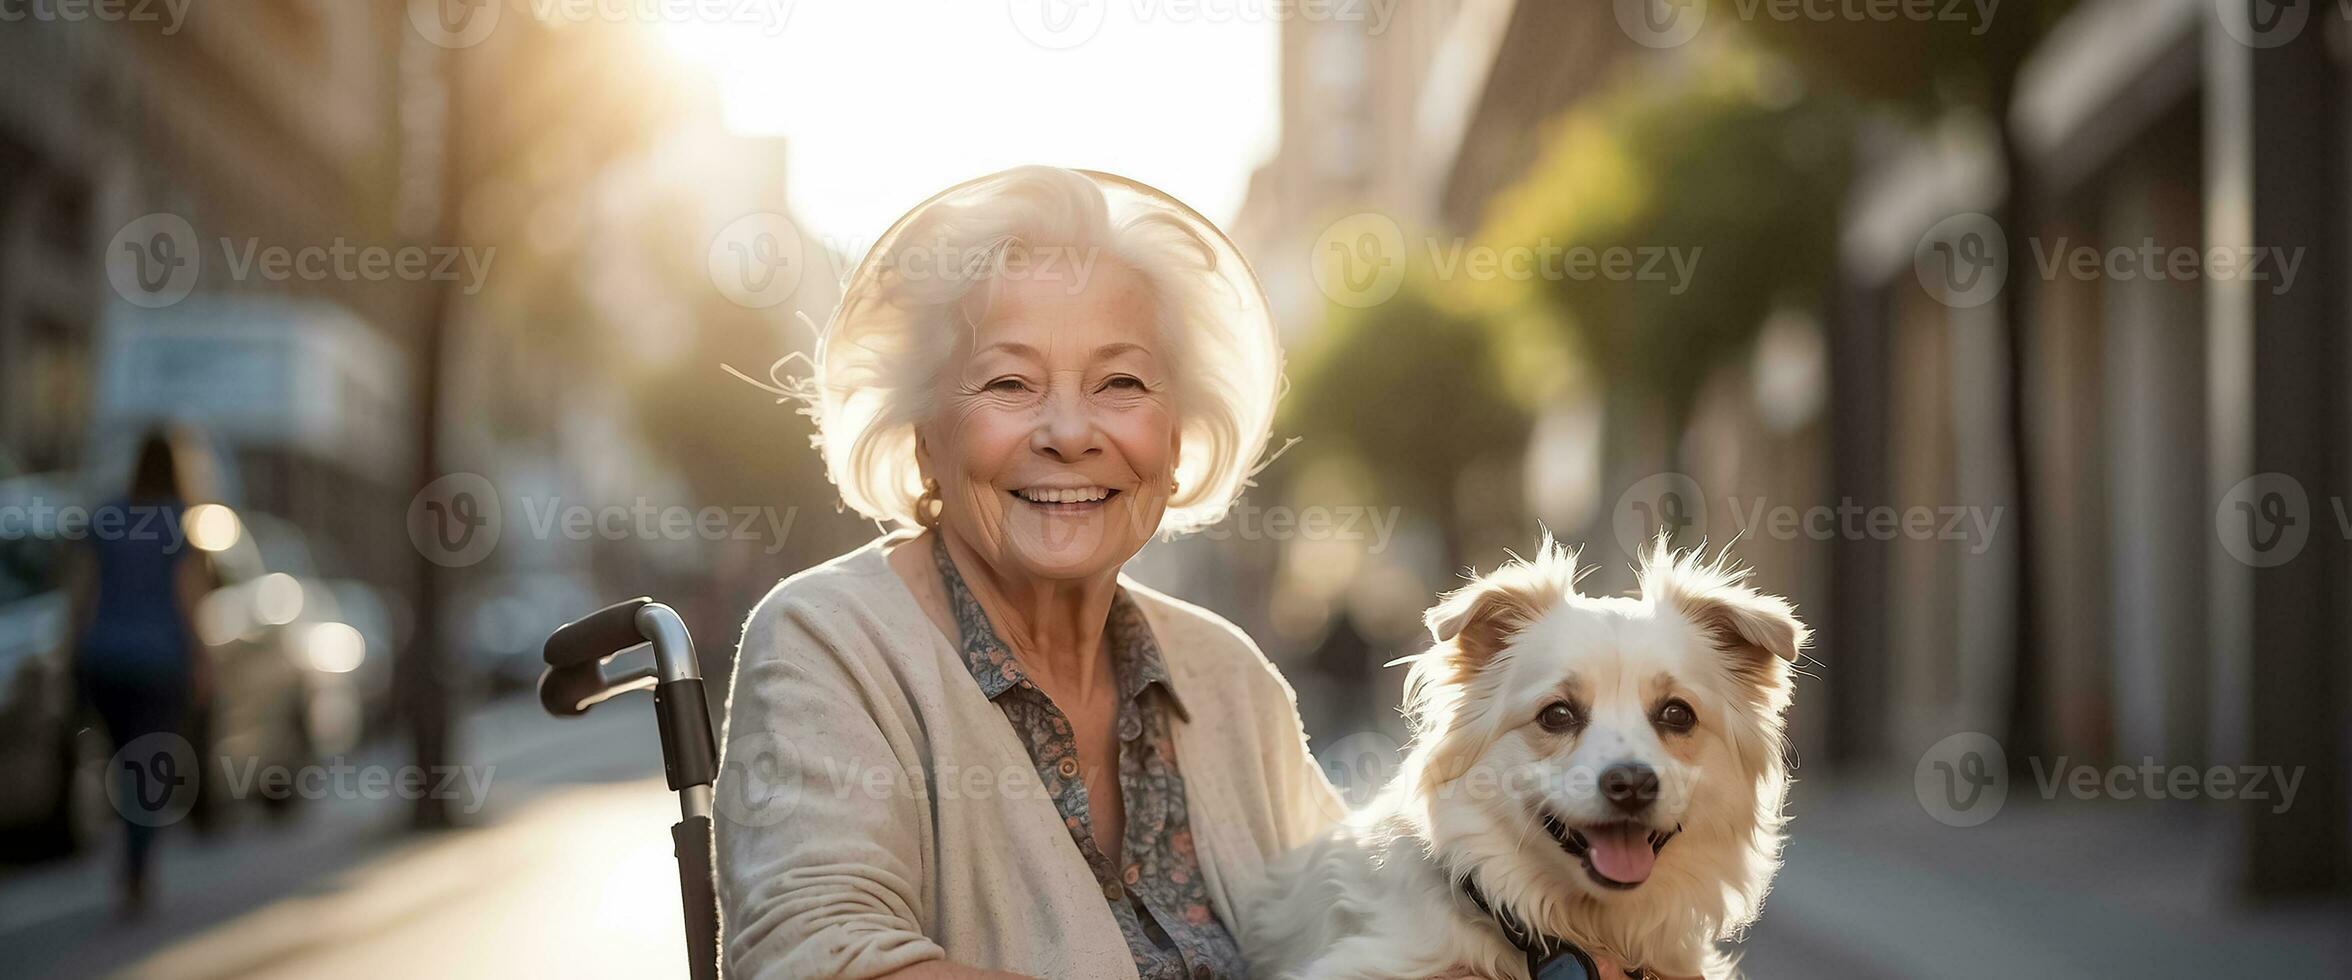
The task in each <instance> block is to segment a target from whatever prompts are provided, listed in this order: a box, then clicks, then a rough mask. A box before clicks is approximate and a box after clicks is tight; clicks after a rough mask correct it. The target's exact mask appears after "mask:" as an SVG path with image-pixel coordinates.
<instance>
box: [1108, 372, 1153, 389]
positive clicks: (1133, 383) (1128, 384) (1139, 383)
mask: <svg viewBox="0 0 2352 980" xmlns="http://www.w3.org/2000/svg"><path fill="white" fill-rule="evenodd" d="M1103 387H1105V388H1125V389H1127V390H1129V391H1142V390H1144V386H1143V379H1142V378H1138V377H1136V376H1134V375H1132V374H1122V375H1119V376H1118V377H1115V378H1112V379H1111V380H1109V381H1105V382H1103Z"/></svg>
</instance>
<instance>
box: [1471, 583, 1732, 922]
mask: <svg viewBox="0 0 2352 980" xmlns="http://www.w3.org/2000/svg"><path fill="white" fill-rule="evenodd" d="M1655 612H1656V610H1655V609H1653V608H1651V607H1649V606H1648V605H1647V604H1644V603H1640V602H1637V601H1634V600H1627V599H1584V598H1581V597H1579V598H1573V599H1569V600H1567V601H1565V602H1563V603H1562V604H1561V605H1559V606H1557V607H1555V608H1553V609H1551V610H1550V611H1548V612H1546V613H1545V614H1543V615H1542V616H1540V617H1538V618H1537V619H1536V620H1535V621H1533V622H1532V623H1529V624H1528V625H1527V626H1526V627H1524V628H1523V629H1522V630H1521V632H1520V633H1519V634H1518V636H1517V637H1516V638H1515V639H1514V641H1513V642H1512V644H1511V650H1512V652H1513V656H1512V657H1510V658H1509V660H1508V662H1507V663H1504V664H1500V665H1498V666H1497V668H1496V669H1497V670H1498V671H1500V672H1501V674H1502V675H1503V680H1502V684H1501V689H1502V690H1503V691H1505V692H1508V693H1505V694H1503V695H1501V697H1503V698H1504V699H1505V703H1503V704H1502V705H1499V706H1498V710H1499V711H1500V712H1501V714H1502V717H1504V718H1506V719H1510V720H1514V721H1516V722H1517V723H1516V724H1512V725H1511V727H1510V728H1509V729H1508V731H1507V732H1506V733H1505V734H1504V735H1502V736H1501V737H1500V738H1499V739H1498V740H1497V742H1496V745H1495V747H1494V748H1493V749H1492V750H1490V753H1489V756H1488V759H1487V760H1486V761H1488V762H1489V763H1490V764H1494V765H1499V766H1503V767H1505V768H1519V769H1522V770H1523V771H1524V774H1523V775H1522V776H1521V778H1519V779H1516V780H1513V781H1512V783H1511V784H1510V785H1512V786H1513V788H1514V789H1515V790H1516V792H1514V793H1513V794H1511V797H1510V798H1508V799H1505V800H1502V801H1500V802H1501V803H1502V805H1503V806H1505V807H1507V808H1509V810H1511V811H1515V812H1514V813H1513V815H1514V816H1515V817H1517V818H1518V819H1522V820H1533V821H1535V822H1536V823H1537V824H1538V825H1539V826H1540V827H1541V828H1542V830H1543V832H1544V835H1545V836H1547V837H1549V838H1550V839H1551V841H1552V842H1553V843H1555V844H1557V845H1559V850H1560V854H1561V856H1563V857H1565V858H1567V859H1569V860H1570V861H1571V862H1573V863H1574V864H1575V865H1576V866H1577V869H1578V870H1579V871H1580V872H1581V874H1578V875H1571V876H1570V878H1571V880H1573V881H1575V882H1576V883H1577V885H1578V887H1579V888H1582V889H1584V890H1587V891H1590V892H1593V893H1595V894H1604V895H1605V894H1607V893H1609V892H1616V891H1625V890H1630V889H1634V888H1638V887H1640V886H1641V885H1642V884H1643V883H1645V882H1647V881H1648V880H1649V879H1650V876H1651V874H1652V873H1653V872H1654V871H1655V870H1656V866H1657V863H1658V861H1659V859H1660V857H1661V856H1662V855H1663V854H1664V852H1665V849H1666V848H1667V847H1668V845H1670V844H1671V843H1672V842H1673V838H1674V837H1675V836H1676V835H1677V834H1678V833H1680V832H1681V830H1682V829H1683V826H1684V822H1685V821H1686V820H1687V819H1689V818H1690V817H1691V816H1692V814H1693V812H1694V811H1704V810H1707V809H1710V808H1721V807H1739V806H1744V804H1742V803H1740V802H1739V801H1738V800H1737V799H1735V798H1734V797H1736V796H1737V795H1739V794H1738V790H1737V788H1736V786H1735V785H1734V783H1735V781H1737V780H1740V778H1741V774H1742V770H1743V766H1742V765H1741V763H1740V759H1739V753H1738V752H1737V751H1736V749H1735V747H1734V744H1733V743H1734V734H1733V733H1734V729H1735V728H1737V727H1741V726H1747V727H1752V726H1753V724H1754V722H1753V721H1752V720H1751V719H1746V718H1742V717H1740V716H1739V713H1740V711H1741V707H1740V705H1739V704H1738V702H1737V700H1736V696H1735V695H1733V694H1731V693H1730V692H1728V691H1726V690H1724V687H1725V686H1726V682H1727V681H1729V677H1728V675H1726V674H1725V673H1724V672H1723V671H1720V670H1717V669H1715V667H1714V663H1713V661H1715V660H1717V659H1719V658H1721V657H1723V656H1724V653H1723V652H1722V651H1719V650H1715V649H1714V648H1712V647H1711V646H1710V645H1709V644H1708V642H1707V639H1706V637H1705V636H1704V635H1702V634H1701V633H1700V631H1699V630H1698V629H1697V628H1695V627H1693V626H1692V625H1691V624H1689V623H1687V622H1684V621H1682V619H1681V617H1680V616H1678V615H1672V614H1669V615H1666V616H1658V615H1655ZM1506 723H1508V722H1506ZM1710 776H1712V778H1710Z"/></svg>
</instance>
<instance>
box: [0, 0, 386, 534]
mask: <svg viewBox="0 0 2352 980" xmlns="http://www.w3.org/2000/svg"><path fill="white" fill-rule="evenodd" d="M263 7H264V8H266V9H261V8H257V9H255V10H253V11H251V12H250V15H245V16H240V15H238V14H226V15H224V14H222V13H221V12H219V11H218V10H217V9H215V10H212V11H209V12H204V13H192V14H191V16H189V18H188V19H187V21H186V22H185V23H174V22H171V21H169V20H164V19H160V18H161V17H163V16H164V15H163V14H162V12H161V8H160V7H159V8H156V10H155V11H154V13H155V16H156V17H157V18H159V19H152V20H148V19H141V18H140V16H137V15H134V16H131V18H130V19H129V20H127V21H123V22H109V21H106V20H101V19H87V20H73V19H62V20H60V19H44V18H41V17H27V18H23V19H22V20H21V22H18V23H12V24H11V25H10V26H9V29H8V30H7V31H6V32H4V33H0V51H4V52H5V53H4V54H0V73H5V74H6V75H8V76H9V77H8V82H7V84H6V85H4V86H0V228H4V229H6V231H5V237H6V247H5V248H0V351H4V352H5V355H4V356H0V365H5V368H4V369H0V370H5V371H6V373H7V375H8V377H7V378H6V380H5V382H0V391H5V392H7V397H5V398H0V433H5V436H6V441H7V445H8V446H9V447H10V449H11V450H13V451H14V452H15V453H16V454H17V455H19V456H21V457H23V459H24V461H25V463H24V465H26V466H27V467H28V468H32V469H58V470H76V471H79V472H80V474H81V475H82V477H83V478H84V482H85V484H88V486H87V487H86V490H87V491H89V492H94V493H109V492H112V491H113V486H114V484H115V483H116V482H117V481H119V480H120V479H121V476H122V474H124V473H126V472H127V468H128V460H127V454H128V449H129V443H130V441H131V440H133V439H135V438H136V436H137V434H138V431H139V429H140V428H142V427H144V426H145V425H146V424H149V423H150V422H153V421H159V420H163V419H167V418H168V419H176V420H178V421H184V422H188V423H191V424H194V425H196V426H197V427H199V428H200V429H203V430H205V431H206V432H207V433H208V434H209V435H210V436H211V437H212V441H213V443H214V446H215V449H216V451H218V452H219V453H220V454H221V455H222V456H223V457H224V462H225V463H227V464H228V465H226V466H224V467H223V472H222V474H221V475H222V478H223V486H221V487H220V488H219V492H221V493H224V494H228V495H231V496H232V498H233V499H235V501H236V502H238V503H239V504H241V505H243V506H249V507H257V508H260V509H263V510H267V511H270V512H274V513H277V514H280V515H282V516H285V517H288V518H290V519H292V520H294V521H295V522H297V523H298V524H299V525H300V526H302V527H304V528H306V529H309V530H310V531H311V533H312V534H314V535H315V536H316V537H317V538H319V539H320V540H319V541H317V542H316V543H317V544H319V545H321V546H322V550H326V551H329V552H331V553H332V554H334V555H335V556H337V557H336V559H335V560H336V562H337V563H338V564H340V565H343V566H344V567H346V568H349V569H368V570H371V571H373V570H378V569H381V568H383V567H385V566H386V565H387V564H391V565H394V566H395V567H397V565H398V562H399V556H400V555H401V554H402V553H403V552H405V551H406V550H407V546H406V542H405V539H404V537H403V536H402V535H401V533H400V531H399V526H398V524H397V523H396V522H384V521H346V520H339V519H338V518H339V517H341V516H343V515H348V514H351V513H353V512H355V511H356V512H358V513H365V514H376V513H384V512H391V513H397V512H398V510H397V508H398V506H399V504H401V503H404V502H405V498H406V491H405V489H404V487H405V485H406V482H407V480H408V473H407V471H406V465H405V454H406V452H407V451H408V450H407V447H408V445H409V438H408V437H409V434H410V432H411V430H412V428H413V427H412V426H411V425H410V424H408V423H407V422H406V421H404V419H405V417H406V416H407V414H408V413H409V405H410V400H409V398H408V395H407V385H408V384H409V380H410V376H409V374H408V363H407V358H406V356H405V346H406V344H405V337H406V334H407V333H408V327H409V324H410V323H412V322H413V321H414V319H415V316H416V310H417V305H418V302H419V299H420V297H419V296H418V295H417V293H418V291H417V290H415V289H403V288H399V287H398V286H397V285H396V284H386V283H379V282H368V281H363V280H352V279H337V278H334V277H319V278H305V277H300V276H287V277H284V278H275V279H273V278H272V277H271V275H270V274H269V273H268V272H266V271H265V270H264V267H263V266H257V265H246V266H244V267H243V268H242V270H240V268H239V267H238V260H239V259H242V258H248V257H255V256H257V255H259V254H260V252H261V250H266V249H271V248H275V247H284V248H300V247H303V246H306V245H313V244H315V245H318V246H321V247H325V246H329V245H331V244H333V243H336V242H338V241H341V242H349V243H354V244H396V243H399V242H401V241H402V240H403V239H402V238H401V236H400V235H399V233H398V232H397V230H396V223H395V215H394V214H393V212H392V209H391V208H390V207H389V202H391V201H392V200H393V199H394V196H395V195H394V190H395V187H394V185H395V182H396V180H397V178H398V175H399V174H400V170H401V166H400V165H401V157H402V153H403V151H404V146H403V143H402V141H401V139H400V133H401V130H402V127H401V125H400V117H399V112H400V110H401V106H402V89H401V73H400V64H401V61H400V59H401V52H402V44H401V37H402V33H403V32H402V31H401V30H399V28H400V27H402V26H403V20H402V18H401V16H400V10H399V9H398V8H397V7H387V6H380V5H370V6H356V5H355V6H340V5H336V6H329V5H320V4H302V3H272V4H267V5H263ZM150 215H162V216H163V217H162V218H145V219H144V220H142V219H143V216H150ZM159 222H164V223H159ZM175 269H189V270H192V271H191V274H192V275H193V277H194V281H193V282H192V283H189V284H188V288H189V290H191V291H192V292H190V293H188V294H187V298H186V299H185V300H184V301H182V300H179V299H176V298H174V296H173V292H175V291H176V284H167V285H165V286H164V287H162V291H160V292H154V293H149V292H146V291H145V290H143V289H142V285H143V283H140V282H137V281H134V280H127V279H126V280H125V282H126V284H127V289H128V291H127V292H126V286H124V285H117V284H116V283H115V281H114V280H116V279H121V278H123V274H125V273H127V274H129V275H132V276H137V275H141V274H144V273H147V272H150V271H153V272H158V273H161V272H166V271H169V270H175ZM110 270H112V271H114V272H115V273H116V274H115V275H113V276H110ZM159 281H165V282H167V283H169V280H168V279H164V280H159ZM134 301H136V302H134Z"/></svg>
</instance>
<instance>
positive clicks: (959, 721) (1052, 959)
mask: <svg viewBox="0 0 2352 980" xmlns="http://www.w3.org/2000/svg"><path fill="white" fill-rule="evenodd" d="M813 361H814V364H815V372H814V377H813V378H811V379H809V382H810V384H809V385H808V386H807V389H806V390H805V391H804V392H803V394H804V395H805V396H806V397H807V399H808V400H809V402H810V403H811V409H812V412H811V414H812V415H814V416H815V417H816V419H817V422H818V428H819V434H818V437H817V441H818V443H819V445H820V447H821V448H822V450H823V453H824V458H825V464H826V468H827V471H828V473H829V474H830V476H831V477H832V479H833V482H834V483H835V484H836V485H837V486H838V487H839V489H840V492H841V496H842V499H843V500H844V501H845V502H846V503H847V504H848V505H849V506H850V507H852V508H854V509H856V510H857V511H858V512H859V513H861V514H865V515H867V516H869V517H872V518H874V519H876V520H879V521H886V522H892V523H895V524H897V525H900V527H901V530H900V532H898V533H894V534H891V535H888V536H885V537H883V538H880V539H878V540H876V541H874V542H872V543H870V544H868V545H866V546H864V547H862V548H859V549H858V550H856V551H853V552H851V553H849V554H846V555H843V556H841V557H839V558H836V559H834V560H833V561H831V562H829V563H827V564H825V565H822V566H820V567H817V568H813V569H810V570H808V571H806V572H803V573H801V574H799V575H795V576H793V577H792V578H791V579H789V580H787V581H785V582H784V583H783V584H781V585H779V586H777V587H776V589H775V590H774V591H773V592H771V593H769V595H768V596H767V598H766V599H765V600H763V601H762V602H761V603H760V604H759V606H758V608H757V609H756V610H754V611H753V612H752V614H751V618H750V621H749V622H748V623H747V624H746V625H745V627H744V633H743V643H742V648H741V650H740V652H739V654H738V656H737V658H736V662H735V684H734V690H733V695H732V701H731V703H730V704H729V706H728V711H727V727H726V735H725V738H724V743H725V750H724V754H725V758H724V762H723V765H722V769H723V772H724V773H725V775H723V776H722V777H721V780H720V784H719V788H718V796H719V810H720V812H721V814H722V817H721V819H720V820H719V821H718V825H717V828H716V834H717V843H716V852H717V853H716V860H717V866H718V872H719V894H720V902H721V909H722V914H723V918H724V920H725V928H726V939H725V954H726V960H727V963H728V969H729V972H730V973H732V974H733V975H736V976H742V977H793V978H803V977H879V976H891V977H910V978H911V977H966V976H1001V975H1004V974H1001V973H998V972H994V971H1013V972H1014V973H1016V974H1020V975H1030V976H1050V977H1087V978H1093V977H1132V976H1143V977H1235V976H1240V975H1242V974H1243V972H1244V965H1243V960H1242V956H1241V953H1240V950H1239V948H1238V946H1237V944H1236V941H1235V936H1236V935H1237V933H1238V932H1239V929H1238V928H1237V926H1238V923H1237V921H1236V919H1235V902H1236V899H1237V896H1242V895H1245V894H1247V892H1248V891H1249V889H1250V888H1251V887H1252V886H1253V885H1255V884H1256V883H1258V882H1259V881H1260V880H1261V877H1262V867H1263V865H1264V864H1265V863H1266V862H1267V861H1268V860H1270V859H1271V858H1273V857H1275V856H1276V855H1278V854H1280V853H1281V852H1283V851H1285V850H1287V849H1289V848H1290V847H1292V846H1294V845H1297V844H1300V843H1302V842H1304V841H1305V840H1307V839H1308V838H1310V837H1312V836H1313V835H1314V834H1316V833H1317V832H1318V831H1320V830H1321V829H1322V828H1324V827H1325V826H1327V825H1328V824H1329V823H1330V822H1331V821H1332V820H1333V819H1334V818H1336V817H1338V816H1339V815H1340V813H1341V805H1340V803H1339V802H1338V800H1337V798H1336V797H1335V796H1334V794H1333V793H1332V791H1331V787H1330V785H1329V784H1328V783H1327V782H1326V781H1325V780H1324V778H1323V774H1322V772H1321V770H1320V769H1318V768H1317V766H1316V764H1315V762H1314V760H1313V759H1312V758H1311V757H1310V756H1309V755H1308V753H1307V750H1306V745H1305V740H1304V738H1303V736H1302V733H1301V730H1300V727H1299V720H1298V713H1297V709H1296V706H1295V701H1294V697H1293V695H1292V693H1291V691H1290V688H1289V686H1288V685H1287V684H1285V683H1284V682H1283V680H1282V678H1281V677H1280V676H1279V675H1277V674H1276V673H1275V671H1274V669H1273V667H1272V666H1271V665H1269V664H1268V663H1267V661H1266V659H1265V657H1264V656H1263V655H1262V654H1260V653H1259V652H1258V650H1257V648H1256V647H1255V646H1254V645H1253V644H1251V642H1250V640H1249V638H1248V637H1246V636H1244V635H1243V634H1242V633H1241V631H1240V630H1238V629H1236V628H1234V626H1233V625H1232V624H1230V623H1228V622H1226V621H1225V620H1223V619H1221V618H1219V617H1217V616H1216V615H1215V614H1214V613H1211V612H1209V611H1207V610H1204V609H1201V608H1199V607H1197V606H1193V605H1189V604H1187V603H1185V602H1183V601H1181V600H1178V599H1175V598H1171V597H1169V596H1165V595H1162V594H1160V593H1157V592H1154V591H1152V590H1150V589H1147V588H1144V587H1143V586H1141V585H1138V584H1136V583H1134V582H1131V581H1128V580H1126V579H1123V578H1122V577H1121V576H1120V569H1121V566H1123V565H1124V564H1125V563H1126V562H1127V560H1128V559H1130V558H1132V557H1134V556H1135V554H1136V552H1137V551H1138V550H1140V549H1141V548H1142V547H1143V545H1144V542H1145V541H1147V540H1149V539H1150V538H1151V537H1152V535H1154V534H1155V533H1161V532H1167V533H1178V532H1183V531H1186V530H1190V529H1193V528H1198V527H1202V526H1205V525H1207V524H1209V523H1211V522H1214V521H1216V520H1217V519H1218V518H1219V517H1221V516H1222V515H1223V513H1224V512H1225V510H1226V508H1227V507H1228V505H1230V504H1231V502H1232V501H1233V499H1234V497H1235V496H1236V495H1238V494H1239V493H1240V491H1241V489H1242V487H1243V486H1244V484H1245V482H1246V480H1247V478H1248V476H1249V474H1250V472H1251V470H1252V468H1253V465H1254V464H1255V463H1256V462H1257V461H1258V458H1259V457H1260V456H1261V455H1262V454H1263V452H1264V450H1265V447H1266V441H1267V433H1268V428H1269V423H1270V420H1271V418H1272V415H1273V411H1274V403H1275V400H1276V398H1277V397H1278V396H1279V393H1280V391H1281V387H1282V381H1281V367H1280V365H1281V352H1280V350H1279V348H1278V347H1277V345H1276V341H1275V335H1274V329H1273V326H1272V324H1271V322H1270V321H1269V319H1268V317H1267V314H1266V310H1265V302H1264V298H1263V295H1262V293H1261V292H1260V290H1259V288H1258V286H1257V284H1256V282H1255V280H1254V279H1253V278H1252V276H1251V274H1250V272H1249V269H1248V266H1247V265H1246V264H1245V263H1244V262H1243V261H1242V259H1241V256H1240V255H1239V254H1238V253H1237V252H1236V251H1235V250H1234V248H1233V245H1232V243H1231V242H1229V241H1227V240H1226V238H1225V237H1224V236H1223V235H1222V234H1220V233H1219V232H1218V231H1217V230H1216V229H1215V228H1214V227H1213V226H1211V225H1210V224H1209V223H1208V222H1207V221H1206V220H1205V219H1203V218H1202V217H1201V216H1200V215H1199V214H1197V213H1194V212H1193V211H1192V210H1191V209H1189V208H1187V207H1185V206H1184V205H1182V204H1180V203H1178V202H1177V201H1175V200H1174V199H1172V198H1170V197H1168V196H1167V195H1165V194H1162V193H1160V192H1158V191H1155V190H1153V189H1152V188H1149V187H1146V186H1143V185H1141V184H1138V183H1135V182H1133V181H1129V180H1125V179H1122V178H1118V177H1114V176H1111V175H1108V174H1100V173H1091V172H1079V171H1070V170H1061V169H1055V168H1050V167H1023V168H1020V169H1016V170H1010V171H1006V172H1003V173H1000V174H995V175H991V176H988V177H984V178H981V179H979V180H975V181H972V182H969V183H966V184H962V185H959V186H957V187H954V188H951V189H949V190H947V191H945V192H943V193H941V194H940V195H938V196H936V197H934V198H932V199H931V200H929V201H927V202H925V203H924V204H922V205H921V206H919V207H917V208H916V209H915V210H914V211H912V212H910V213H909V214H908V215H907V216H906V217H904V218H902V219H900V220H899V222H898V223H897V224H896V225H895V226H894V227H893V228H892V229H891V230H890V231H889V232H888V233H886V234H885V235H884V236H883V238H882V239H881V240H880V241H879V242H877V243H876V245H875V246H874V249H873V251H872V252H871V253H870V254H869V255H868V257H867V258H866V260H865V262H864V263H863V264H862V265H861V266H860V268H859V269H858V271H857V272H856V274H855V275H853V276H852V278H851V280H850V283H849V287H848V290H847V292H846V294H845V296H844V298H843V300H842V303H841V307H840V309H839V311H838V312H837V313H836V314H835V316H834V318H833V320H832V322H831V323H830V325H829V326H828V327H827V328H826V329H825V330H824V331H823V334H822V337H821V339H820V341H819V344H818V349H817V351H816V355H815V357H814V358H813Z"/></svg>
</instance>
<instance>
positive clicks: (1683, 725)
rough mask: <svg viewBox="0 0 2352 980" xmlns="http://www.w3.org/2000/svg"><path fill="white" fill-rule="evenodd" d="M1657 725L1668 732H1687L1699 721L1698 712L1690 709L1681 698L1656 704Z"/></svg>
mask: <svg viewBox="0 0 2352 980" xmlns="http://www.w3.org/2000/svg"><path fill="white" fill-rule="evenodd" d="M1657 723H1658V727H1660V728H1663V729H1666V730H1667V731H1670V732H1687V731H1690V730H1691V728H1692V727H1693V726H1695V725H1697V724H1698V723H1699V713H1698V712H1696V711H1693V710H1691V706H1690V705H1689V703H1687V702H1685V701H1683V700H1682V699H1681V698H1676V699H1674V700H1672V701H1668V702H1666V703H1665V704H1662V705H1659V706H1658V717H1657Z"/></svg>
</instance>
